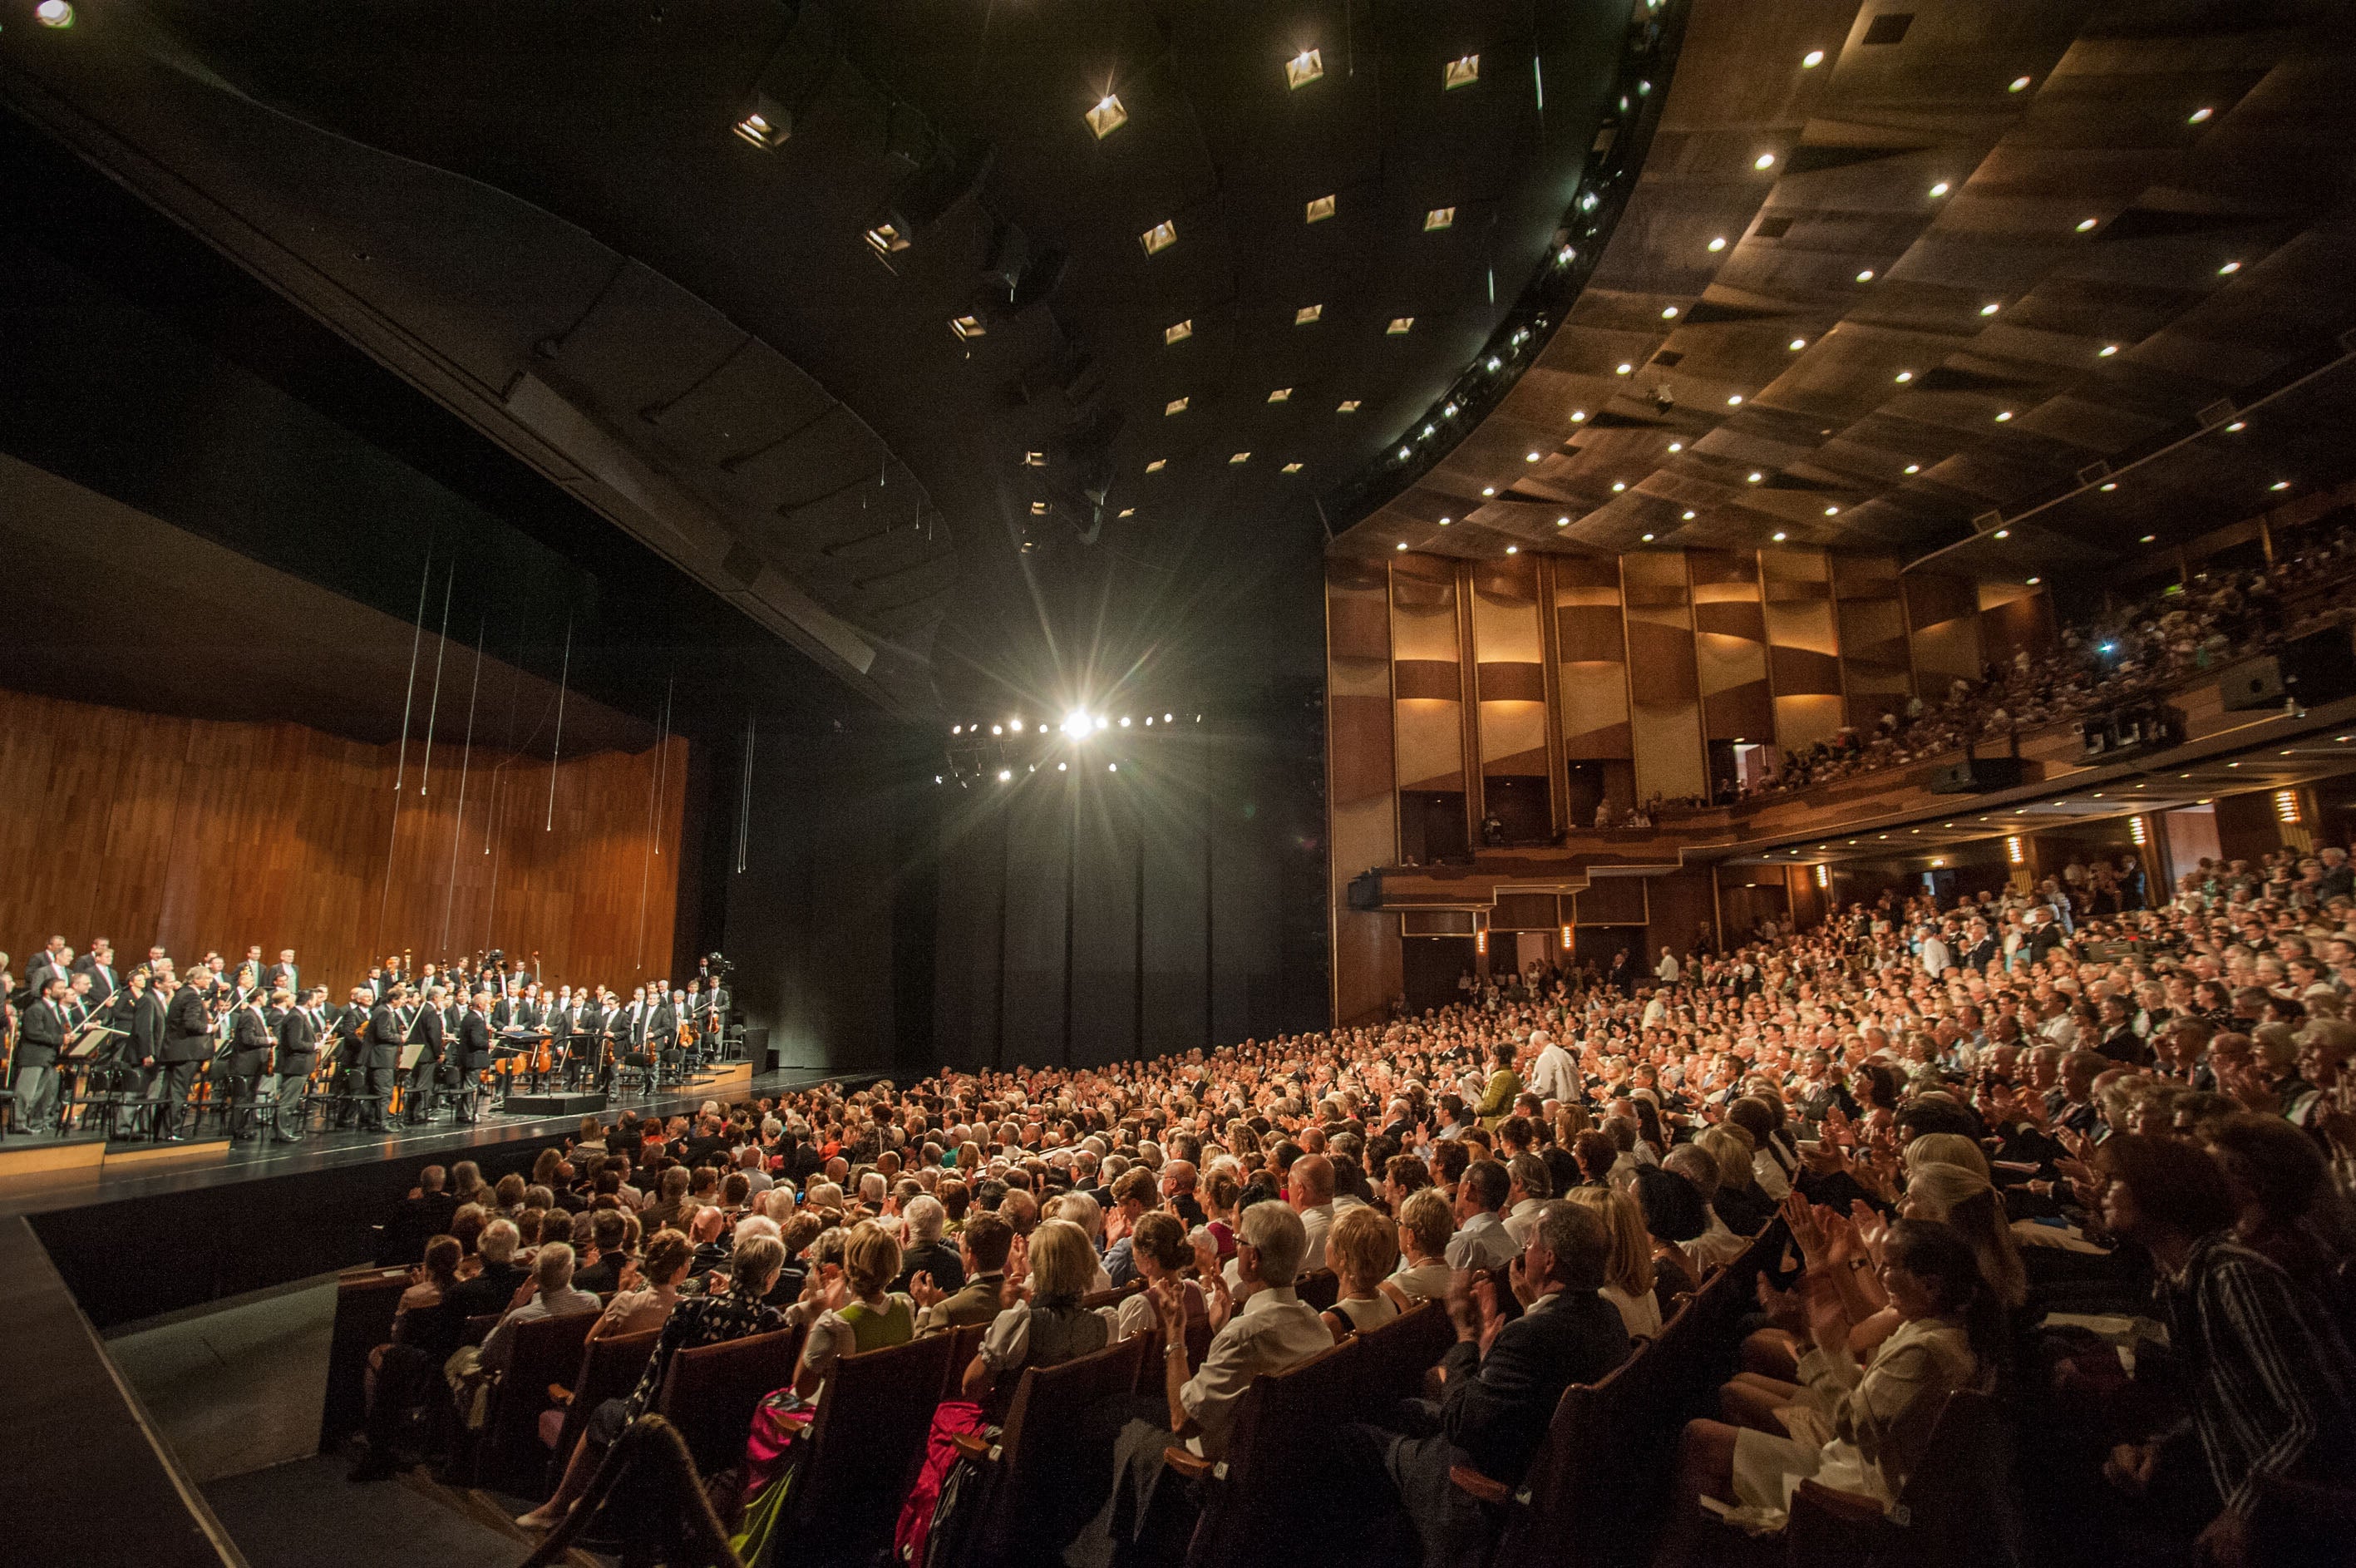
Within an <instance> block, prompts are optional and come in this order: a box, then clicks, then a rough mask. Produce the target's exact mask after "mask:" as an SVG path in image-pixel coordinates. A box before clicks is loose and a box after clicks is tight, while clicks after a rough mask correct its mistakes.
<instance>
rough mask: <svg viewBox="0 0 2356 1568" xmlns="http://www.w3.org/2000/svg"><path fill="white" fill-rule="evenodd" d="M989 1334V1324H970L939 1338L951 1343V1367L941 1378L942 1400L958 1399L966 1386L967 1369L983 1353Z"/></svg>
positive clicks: (951, 1330) (954, 1329) (953, 1329)
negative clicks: (982, 1349)
mask: <svg viewBox="0 0 2356 1568" xmlns="http://www.w3.org/2000/svg"><path fill="white" fill-rule="evenodd" d="M989 1333H990V1325H989V1324H987V1323H969V1324H967V1325H965V1326H963V1327H961V1328H952V1329H950V1330H949V1331H948V1333H947V1334H943V1335H940V1336H938V1337H940V1338H943V1339H946V1340H948V1342H949V1365H948V1371H947V1372H946V1373H944V1374H943V1375H942V1377H941V1398H943V1399H947V1400H953V1399H956V1398H957V1397H958V1391H959V1390H960V1389H961V1388H962V1387H963V1386H964V1382H965V1369H967V1368H968V1367H970V1366H972V1365H973V1359H974V1358H975V1357H976V1356H978V1355H980V1353H981V1342H982V1339H983V1338H984V1337H986V1336H987V1335H988V1334H989Z"/></svg>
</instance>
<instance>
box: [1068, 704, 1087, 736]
mask: <svg viewBox="0 0 2356 1568" xmlns="http://www.w3.org/2000/svg"><path fill="white" fill-rule="evenodd" d="M1091 727H1093V726H1091V725H1089V723H1088V715H1087V714H1084V713H1082V712H1081V711H1080V710H1079V709H1077V708H1074V709H1073V710H1072V711H1071V712H1070V713H1068V714H1065V715H1064V733H1065V734H1066V735H1067V736H1071V737H1072V738H1073V739H1074V740H1077V739H1079V738H1080V737H1081V736H1084V735H1086V734H1087V733H1088V731H1089V729H1090V728H1091Z"/></svg>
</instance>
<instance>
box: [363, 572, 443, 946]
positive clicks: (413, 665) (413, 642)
mask: <svg viewBox="0 0 2356 1568" xmlns="http://www.w3.org/2000/svg"><path fill="white" fill-rule="evenodd" d="M433 590H434V542H433V541H432V540H431V539H428V540H427V541H426V542H425V572H424V575H423V576H422V577H420V578H419V579H418V583H417V629H416V630H415V631H414V632H412V634H411V635H410V639H409V691H408V693H407V694H406V695H404V696H403V697H402V699H401V760H400V762H399V763H398V764H396V765H395V766H394V768H393V770H392V822H391V825H390V826H389V827H387V828H386V830H385V838H384V883H383V886H381V887H380V889H379V891H378V893H377V900H376V929H377V937H378V939H379V940H382V938H383V936H384V926H385V918H386V916H387V915H389V914H390V913H391V909H392V862H393V855H394V852H395V851H397V850H398V849H399V848H400V846H401V786H402V781H403V780H405V779H407V778H408V777H409V715H410V714H411V712H412V710H413V709H414V707H415V705H416V703H417V659H418V655H419V654H420V653H421V652H422V651H423V649H424V646H425V596H427V595H428V594H430V593H431V592H433Z"/></svg>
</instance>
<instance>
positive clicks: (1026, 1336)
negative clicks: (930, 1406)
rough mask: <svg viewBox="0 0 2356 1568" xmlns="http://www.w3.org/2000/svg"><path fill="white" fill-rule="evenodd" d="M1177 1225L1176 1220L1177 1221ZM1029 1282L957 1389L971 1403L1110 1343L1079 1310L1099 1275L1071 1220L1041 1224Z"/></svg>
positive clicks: (1102, 1321)
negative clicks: (1010, 1379)
mask: <svg viewBox="0 0 2356 1568" xmlns="http://www.w3.org/2000/svg"><path fill="white" fill-rule="evenodd" d="M1173 1223H1175V1221H1173ZM1029 1257H1030V1263H1031V1273H1030V1277H1029V1279H1028V1280H1026V1281H1025V1282H1024V1283H1023V1286H1022V1287H1020V1290H1019V1291H1018V1292H1016V1293H1014V1294H1012V1300H1008V1299H1007V1298H1006V1297H1005V1296H1001V1302H1003V1304H1004V1305H1002V1307H1001V1310H1000V1312H999V1314H998V1316H996V1317H994V1318H992V1319H991V1324H990V1328H989V1331H988V1332H987V1333H985V1334H984V1335H983V1336H982V1339H981V1348H980V1350H978V1351H976V1352H975V1354H974V1358H973V1360H972V1362H971V1363H970V1364H969V1365H968V1366H967V1368H966V1369H965V1377H964V1379H963V1380H962V1382H961V1383H960V1384H959V1391H961V1392H962V1393H963V1394H964V1395H965V1397H966V1398H967V1399H969V1400H977V1401H979V1400H986V1399H988V1398H989V1397H990V1395H991V1391H993V1390H994V1389H995V1388H997V1387H998V1385H999V1382H1000V1380H1001V1378H1003V1377H1004V1376H1006V1375H1007V1374H1009V1373H1013V1372H1020V1371H1022V1370H1023V1368H1025V1367H1054V1366H1059V1365H1061V1364H1062V1363H1064V1362H1066V1361H1069V1360H1071V1359H1074V1358H1076V1357H1079V1356H1086V1355H1087V1354H1088V1353H1090V1352H1091V1351H1095V1350H1101V1349H1103V1348H1105V1346H1106V1345H1108V1344H1109V1343H1110V1342H1111V1339H1112V1327H1111V1324H1110V1323H1109V1322H1108V1319H1107V1318H1106V1317H1105V1316H1102V1315H1100V1314H1098V1313H1094V1312H1089V1311H1087V1310H1086V1309H1084V1308H1083V1307H1082V1306H1081V1305H1080V1298H1081V1297H1082V1296H1084V1295H1086V1294H1087V1291H1088V1286H1089V1283H1091V1282H1092V1280H1093V1279H1094V1277H1095V1275H1096V1273H1097V1250H1096V1247H1095V1246H1094V1245H1093V1244H1092V1243H1091V1242H1090V1241H1089V1240H1088V1236H1087V1231H1085V1230H1081V1229H1080V1228H1079V1227H1078V1226H1077V1225H1076V1224H1074V1223H1073V1222H1072V1221H1071V1220H1069V1219H1043V1220H1041V1221H1040V1222H1039V1226H1038V1229H1036V1230H1033V1231H1032V1232H1031V1238H1030V1251H1029Z"/></svg>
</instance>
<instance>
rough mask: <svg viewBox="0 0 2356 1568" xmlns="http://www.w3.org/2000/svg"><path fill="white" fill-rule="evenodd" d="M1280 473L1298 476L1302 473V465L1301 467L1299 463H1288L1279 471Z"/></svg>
mask: <svg viewBox="0 0 2356 1568" xmlns="http://www.w3.org/2000/svg"><path fill="white" fill-rule="evenodd" d="M1278 472H1280V473H1285V474H1297V473H1299V472H1301V465H1300V464H1298V463H1287V464H1286V465H1285V466H1284V467H1282V468H1280V469H1279V470H1278Z"/></svg>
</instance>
